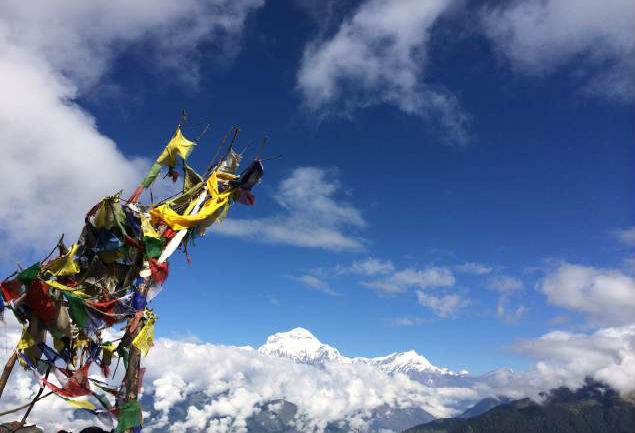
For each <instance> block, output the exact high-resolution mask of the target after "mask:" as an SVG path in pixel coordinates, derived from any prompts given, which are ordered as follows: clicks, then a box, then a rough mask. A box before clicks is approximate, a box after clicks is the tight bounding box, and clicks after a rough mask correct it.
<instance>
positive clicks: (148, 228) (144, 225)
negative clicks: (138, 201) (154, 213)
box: [140, 213, 160, 239]
mask: <svg viewBox="0 0 635 433" xmlns="http://www.w3.org/2000/svg"><path fill="white" fill-rule="evenodd" d="M140 217H141V230H143V236H144V237H146V238H155V239H159V238H160V236H159V234H158V233H157V232H156V230H155V229H154V227H152V224H150V221H148V219H147V218H146V217H145V215H143V214H141V213H140Z"/></svg>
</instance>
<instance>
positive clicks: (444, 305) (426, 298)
mask: <svg viewBox="0 0 635 433" xmlns="http://www.w3.org/2000/svg"><path fill="white" fill-rule="evenodd" d="M417 301H418V302H419V305H421V306H422V307H427V308H430V309H431V310H432V311H433V312H434V314H436V315H437V316H439V317H444V318H445V317H453V316H455V315H456V314H457V312H458V310H459V309H460V308H462V307H464V306H466V305H468V302H467V301H466V300H464V299H462V298H461V296H459V295H457V294H453V295H440V296H436V295H430V294H427V293H424V292H423V291H422V290H417Z"/></svg>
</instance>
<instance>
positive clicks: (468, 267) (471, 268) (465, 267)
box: [454, 262, 494, 275]
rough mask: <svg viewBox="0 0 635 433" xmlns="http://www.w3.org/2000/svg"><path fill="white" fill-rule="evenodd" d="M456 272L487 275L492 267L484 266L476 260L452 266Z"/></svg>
mask: <svg viewBox="0 0 635 433" xmlns="http://www.w3.org/2000/svg"><path fill="white" fill-rule="evenodd" d="M454 269H455V270H456V271H457V272H460V273H463V274H474V275H487V274H489V273H491V272H492V271H493V270H494V268H492V267H491V266H486V265H483V264H481V263H476V262H466V263H463V264H462V265H457V266H455V267H454Z"/></svg>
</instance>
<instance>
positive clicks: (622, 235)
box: [613, 226, 635, 247]
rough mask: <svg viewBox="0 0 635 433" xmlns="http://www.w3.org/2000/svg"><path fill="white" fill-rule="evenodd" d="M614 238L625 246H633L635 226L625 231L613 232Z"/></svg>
mask: <svg viewBox="0 0 635 433" xmlns="http://www.w3.org/2000/svg"><path fill="white" fill-rule="evenodd" d="M613 235H614V236H615V238H616V239H617V240H618V241H620V242H621V243H623V244H624V245H626V246H629V247H632V246H635V226H633V227H629V228H626V229H620V230H614V231H613Z"/></svg>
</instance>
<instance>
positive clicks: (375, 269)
mask: <svg viewBox="0 0 635 433" xmlns="http://www.w3.org/2000/svg"><path fill="white" fill-rule="evenodd" d="M394 270H395V267H394V265H393V264H392V262H390V261H382V260H378V259H375V258H373V257H368V258H367V259H364V260H356V261H354V262H353V264H352V265H351V266H350V267H349V268H347V269H343V270H342V271H343V272H344V273H351V274H356V275H366V276H372V275H385V274H389V273H391V272H393V271H394Z"/></svg>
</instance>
